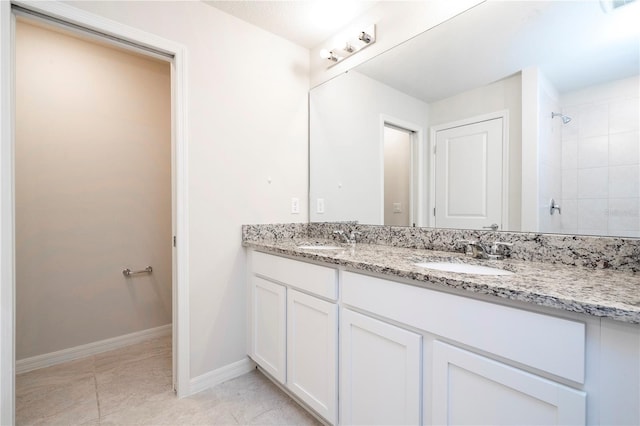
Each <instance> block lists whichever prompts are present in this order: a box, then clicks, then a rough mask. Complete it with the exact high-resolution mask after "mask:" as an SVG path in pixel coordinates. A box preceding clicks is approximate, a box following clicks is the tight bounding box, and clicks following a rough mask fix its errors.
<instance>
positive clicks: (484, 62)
mask: <svg viewBox="0 0 640 426" xmlns="http://www.w3.org/2000/svg"><path fill="white" fill-rule="evenodd" d="M638 17H640V2H637V4H634V5H629V6H625V7H624V8H620V9H619V10H616V11H614V12H613V13H610V14H606V13H604V12H603V10H602V9H601V7H600V4H599V3H598V2H594V1H568V2H559V1H509V2H501V1H494V2H486V3H482V4H480V5H478V6H476V7H474V8H473V9H471V10H470V11H467V12H465V13H463V14H461V15H459V16H457V17H456V18H455V19H452V20H450V21H448V22H445V23H443V24H442V25H439V26H437V27H436V28H434V29H432V30H430V31H427V32H425V33H423V34H422V35H420V36H418V37H416V38H414V39H412V40H409V41H407V42H405V43H404V44H402V45H400V46H398V47H396V48H394V49H392V50H390V51H388V52H386V53H385V54H383V55H379V56H377V57H375V58H373V59H371V60H369V61H367V62H365V63H364V64H361V65H360V66H359V67H358V68H357V70H358V71H359V72H361V73H363V74H365V75H368V76H369V77H371V78H373V79H375V80H378V81H381V82H384V83H385V84H387V85H389V86H391V87H393V88H395V89H397V90H399V91H401V92H404V93H408V94H411V96H414V97H416V98H419V99H422V100H423V101H425V102H434V101H437V100H439V99H444V98H447V97H450V96H453V95H455V94H457V93H461V92H463V91H466V90H471V89H473V88H476V87H481V86H484V85H487V84H489V83H492V82H494V81H497V80H500V79H502V78H504V77H506V76H509V75H513V74H515V73H517V72H519V71H520V70H522V69H524V68H527V67H530V66H538V67H539V68H540V70H541V71H542V72H543V73H544V75H546V77H547V78H548V79H549V80H550V81H551V82H552V84H553V86H554V87H555V88H556V89H557V90H558V91H559V92H560V93H563V92H569V91H573V90H577V89H580V88H583V87H587V86H590V85H594V84H600V83H603V82H606V81H612V80H616V79H621V78H626V77H629V76H633V75H637V74H638V69H639V66H640V44H639V38H638V35H639V34H640V27H638V22H639V21H638Z"/></svg>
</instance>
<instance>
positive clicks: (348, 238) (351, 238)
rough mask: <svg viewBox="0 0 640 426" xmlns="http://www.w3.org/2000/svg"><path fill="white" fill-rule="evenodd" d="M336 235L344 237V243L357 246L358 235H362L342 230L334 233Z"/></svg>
mask: <svg viewBox="0 0 640 426" xmlns="http://www.w3.org/2000/svg"><path fill="white" fill-rule="evenodd" d="M333 233H334V234H337V235H340V237H342V239H344V241H345V242H346V243H348V244H355V243H356V235H361V233H360V232H358V231H353V230H351V231H348V232H345V231H343V230H341V229H339V230H337V231H333Z"/></svg>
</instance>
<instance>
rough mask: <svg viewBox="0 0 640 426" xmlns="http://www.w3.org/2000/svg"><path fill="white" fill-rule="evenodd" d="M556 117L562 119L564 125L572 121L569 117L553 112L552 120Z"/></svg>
mask: <svg viewBox="0 0 640 426" xmlns="http://www.w3.org/2000/svg"><path fill="white" fill-rule="evenodd" d="M555 117H560V118H562V123H563V124H567V123H568V122H570V121H571V117H567V116H566V115H564V114H560V113H559V112H552V113H551V118H555Z"/></svg>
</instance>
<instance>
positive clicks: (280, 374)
mask: <svg viewBox="0 0 640 426" xmlns="http://www.w3.org/2000/svg"><path fill="white" fill-rule="evenodd" d="M251 287H252V289H251V293H252V294H253V297H252V303H251V304H252V309H251V311H252V313H253V315H252V321H251V326H252V333H251V357H252V358H253V360H254V361H255V362H256V363H257V364H258V365H260V366H261V367H262V368H263V369H264V370H265V371H266V372H267V373H269V374H271V375H272V376H273V378H274V379H276V380H278V381H279V382H281V383H284V382H285V380H286V357H285V350H286V322H285V321H286V289H285V287H284V286H283V285H280V284H276V283H273V282H271V281H268V280H265V279H263V278H260V277H257V276H253V277H252V278H251Z"/></svg>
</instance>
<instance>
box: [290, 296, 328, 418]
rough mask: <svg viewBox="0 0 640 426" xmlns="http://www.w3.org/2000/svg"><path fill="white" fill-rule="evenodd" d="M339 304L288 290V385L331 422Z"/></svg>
mask: <svg viewBox="0 0 640 426" xmlns="http://www.w3.org/2000/svg"><path fill="white" fill-rule="evenodd" d="M337 358H338V306H337V305H336V304H335V303H329V302H326V301H324V300H321V299H318V298H317V297H313V296H309V295H307V294H304V293H300V292H299V291H295V290H291V289H289V290H288V291H287V387H288V388H289V389H290V390H291V391H292V392H293V393H294V394H296V395H297V396H298V397H299V398H300V399H301V400H302V401H304V402H305V403H307V404H308V405H309V406H310V407H311V408H313V409H314V410H315V411H317V412H318V414H320V415H321V416H322V417H324V418H325V419H327V420H328V421H329V422H330V423H332V424H337V420H338V419H337V408H338V377H337V376H338V368H337V364H338V359H337Z"/></svg>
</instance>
